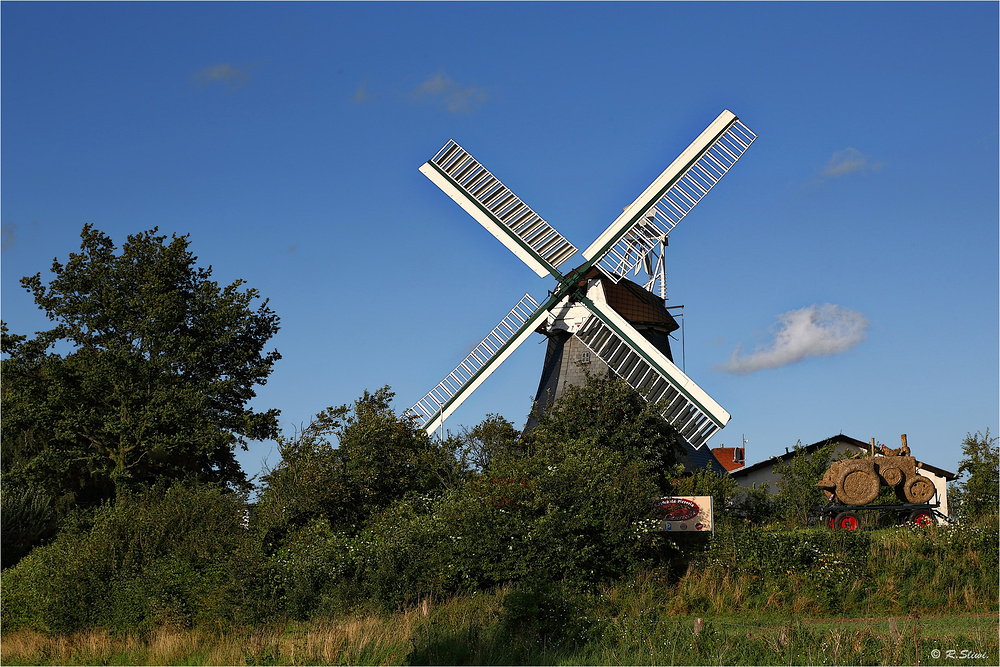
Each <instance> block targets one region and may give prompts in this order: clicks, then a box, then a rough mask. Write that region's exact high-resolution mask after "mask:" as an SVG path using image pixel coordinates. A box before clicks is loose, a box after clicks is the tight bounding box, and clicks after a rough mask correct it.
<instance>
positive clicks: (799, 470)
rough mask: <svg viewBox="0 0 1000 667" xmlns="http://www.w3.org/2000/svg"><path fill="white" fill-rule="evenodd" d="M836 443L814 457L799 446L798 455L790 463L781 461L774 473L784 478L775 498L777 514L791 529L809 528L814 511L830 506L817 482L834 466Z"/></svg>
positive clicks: (780, 481)
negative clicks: (793, 527) (826, 505)
mask: <svg viewBox="0 0 1000 667" xmlns="http://www.w3.org/2000/svg"><path fill="white" fill-rule="evenodd" d="M833 449H834V443H828V444H826V445H823V446H822V447H820V448H819V449H817V450H816V451H814V452H813V453H812V454H809V453H807V452H806V450H805V448H804V447H803V446H802V444H801V443H796V444H795V456H793V457H792V458H791V459H790V460H789V462H788V463H784V462H782V461H778V462H777V463H776V464H775V466H774V472H775V473H777V474H778V475H780V476H781V479H780V480H779V481H778V483H777V487H778V493H777V494H776V496H775V504H776V506H777V511H778V513H779V515H780V517H781V518H782V519H784V520H785V521H786V522H787V523H788V524H789V525H791V526H806V525H808V524H809V517H810V516H812V515H813V512H814V511H815V510H816V509H817V508H818V507H821V506H822V505H824V504H825V503H826V497H825V496H824V495H823V491H822V489H820V488H818V487H817V486H816V482H818V481H820V480H821V479H823V474H824V473H825V472H826V469H827V468H829V467H830V461H831V460H832V459H833Z"/></svg>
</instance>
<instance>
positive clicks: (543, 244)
mask: <svg viewBox="0 0 1000 667" xmlns="http://www.w3.org/2000/svg"><path fill="white" fill-rule="evenodd" d="M420 171H421V172H422V173H423V174H424V175H425V176H427V177H428V178H430V179H431V180H432V181H434V183H435V184H436V185H437V186H438V187H440V188H441V189H442V190H444V191H445V192H446V193H447V194H448V195H449V196H450V197H451V198H452V199H454V200H455V201H456V202H458V203H459V204H460V205H461V206H462V207H463V208H465V210H466V211H468V212H469V213H470V214H471V215H472V216H473V217H474V218H475V219H476V221H477V222H479V223H480V224H481V225H483V226H484V227H486V229H487V230H489V232H490V233H491V234H493V235H494V236H496V237H497V238H498V239H499V240H500V241H501V242H502V243H503V244H504V245H506V246H507V247H508V248H509V249H510V250H511V251H512V252H513V253H514V254H516V255H517V256H518V257H520V258H521V259H522V260H523V261H524V262H525V263H526V264H528V266H530V267H531V269H532V270H533V271H535V273H537V274H538V275H540V276H543V277H544V276H546V275H548V274H550V273H551V274H552V275H554V276H556V277H557V278H561V277H562V276H560V275H559V272H558V268H559V267H560V266H561V265H562V264H563V263H564V262H566V260H568V259H569V258H570V257H572V256H573V255H575V254H576V250H577V249H576V246H574V245H573V244H572V243H570V242H569V241H567V240H566V239H565V237H563V236H562V235H561V234H559V233H558V232H557V231H556V230H555V229H553V227H552V226H551V225H549V224H548V223H547V222H545V220H543V219H542V217H541V216H539V215H538V214H537V213H535V212H534V211H532V210H531V207H529V206H528V205H527V204H525V203H524V202H523V201H522V200H521V199H520V197H518V196H517V195H516V194H514V193H513V192H512V191H511V190H510V189H509V188H508V187H507V186H505V185H504V184H503V183H501V182H500V180H499V179H497V178H496V176H494V175H493V174H491V173H490V172H489V170H487V169H486V168H485V167H484V166H483V165H482V164H480V163H479V162H478V161H477V160H476V159H475V158H473V157H472V155H470V154H469V153H468V152H467V151H466V150H465V149H463V148H462V147H461V146H459V145H458V144H457V143H455V141H453V140H452V141H449V142H448V143H447V144H445V145H444V147H443V148H442V149H441V150H440V151H438V153H437V155H435V156H434V157H433V158H431V159H430V161H428V162H427V163H426V164H425V165H424V166H423V167H421V168H420ZM553 241H554V242H553Z"/></svg>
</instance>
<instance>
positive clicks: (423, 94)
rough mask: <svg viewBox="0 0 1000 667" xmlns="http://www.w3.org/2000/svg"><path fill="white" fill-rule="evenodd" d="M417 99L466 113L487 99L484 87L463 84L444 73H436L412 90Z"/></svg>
mask: <svg viewBox="0 0 1000 667" xmlns="http://www.w3.org/2000/svg"><path fill="white" fill-rule="evenodd" d="M413 97H414V99H417V100H423V101H430V102H433V103H435V104H441V105H443V106H444V107H445V108H446V109H447V110H448V111H453V112H456V113H466V112H470V111H474V110H475V109H476V108H477V107H479V106H480V105H481V104H483V103H484V102H486V101H487V100H488V99H489V97H490V96H489V93H488V92H486V89H485V88H480V87H478V86H463V85H461V84H459V83H458V82H457V81H455V80H454V79H451V78H449V77H448V76H446V75H445V74H436V75H434V76H432V77H431V78H429V79H427V80H426V81H424V82H423V83H422V84H420V85H419V86H417V88H416V90H414V91H413Z"/></svg>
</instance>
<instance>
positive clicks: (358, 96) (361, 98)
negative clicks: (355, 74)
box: [354, 83, 372, 104]
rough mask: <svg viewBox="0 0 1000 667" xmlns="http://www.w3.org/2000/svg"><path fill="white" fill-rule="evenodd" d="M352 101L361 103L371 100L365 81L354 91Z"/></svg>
mask: <svg viewBox="0 0 1000 667" xmlns="http://www.w3.org/2000/svg"><path fill="white" fill-rule="evenodd" d="M354 101H355V102H356V103H357V104H363V103H365V102H371V101H372V96H371V93H369V92H368V84H367V83H362V84H361V85H360V86H358V89H357V90H356V91H354Z"/></svg>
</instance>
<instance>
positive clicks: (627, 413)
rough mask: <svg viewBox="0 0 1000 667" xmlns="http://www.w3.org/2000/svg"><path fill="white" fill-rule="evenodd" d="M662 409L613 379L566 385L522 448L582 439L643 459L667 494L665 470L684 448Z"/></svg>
mask: <svg viewBox="0 0 1000 667" xmlns="http://www.w3.org/2000/svg"><path fill="white" fill-rule="evenodd" d="M664 407H665V406H663V405H656V404H652V403H648V402H647V401H646V400H645V399H644V398H642V396H640V395H639V393H638V392H636V391H635V390H634V389H632V388H631V387H629V386H628V384H626V382H625V381H624V380H622V379H621V378H619V377H618V376H609V375H605V374H600V375H593V376H588V378H587V384H586V385H584V386H582V387H578V386H575V385H569V386H567V387H566V390H565V392H564V393H563V395H562V396H561V397H560V399H559V401H557V402H556V403H555V405H553V406H552V407H551V408H550V409H549V410H547V411H545V412H543V413H542V414H541V415H539V417H538V425H537V426H536V427H535V428H534V429H533V430H532V431H531V432H530V433H528V434H527V435H526V441H527V445H528V446H544V443H546V442H565V441H568V440H573V439H578V438H586V439H587V440H588V441H589V442H592V443H594V444H595V445H599V446H601V447H603V448H606V449H608V450H611V451H615V452H621V453H623V454H626V455H629V456H637V457H638V458H640V459H642V460H643V461H644V462H645V463H646V464H647V466H648V470H649V473H650V474H651V475H653V477H654V479H655V480H656V483H657V485H658V486H659V488H660V490H661V491H664V492H668V491H669V490H670V484H671V480H670V475H669V474H668V471H669V469H670V467H671V466H672V465H674V464H675V463H676V462H677V457H678V455H679V454H680V453H681V452H682V451H683V450H682V445H681V444H680V440H679V438H678V436H677V433H676V431H674V429H673V428H672V427H671V426H670V425H669V424H668V423H667V422H666V421H665V420H664V419H663V417H661V416H660V413H661V412H662V411H663V408H664ZM537 409H538V406H536V410H537Z"/></svg>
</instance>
